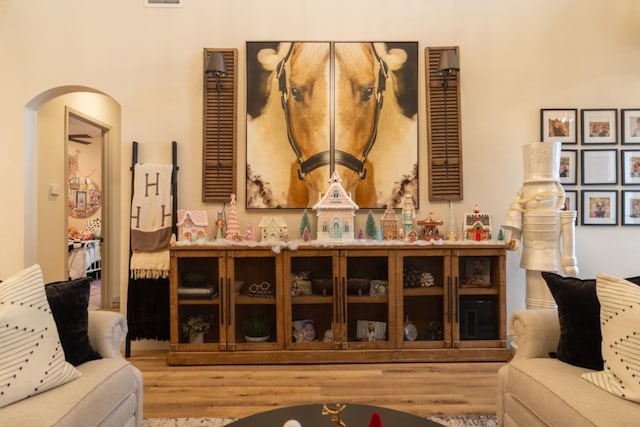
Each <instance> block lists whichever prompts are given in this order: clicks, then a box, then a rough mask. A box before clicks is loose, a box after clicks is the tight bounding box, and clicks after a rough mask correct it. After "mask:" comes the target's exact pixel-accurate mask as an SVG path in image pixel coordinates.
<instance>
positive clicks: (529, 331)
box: [510, 309, 560, 359]
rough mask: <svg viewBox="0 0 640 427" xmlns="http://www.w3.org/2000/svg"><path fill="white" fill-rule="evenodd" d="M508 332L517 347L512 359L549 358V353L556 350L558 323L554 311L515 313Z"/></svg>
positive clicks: (541, 310)
mask: <svg viewBox="0 0 640 427" xmlns="http://www.w3.org/2000/svg"><path fill="white" fill-rule="evenodd" d="M510 330H511V337H512V338H513V340H514V342H515V343H516V345H517V351H516V354H515V356H514V359H532V358H535V357H549V352H551V351H557V350H558V341H559V339H560V322H559V320H558V312H557V310H555V309H540V310H518V311H515V312H513V314H512V315H511V322H510Z"/></svg>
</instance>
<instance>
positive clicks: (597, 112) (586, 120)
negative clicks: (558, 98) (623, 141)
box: [580, 108, 618, 145]
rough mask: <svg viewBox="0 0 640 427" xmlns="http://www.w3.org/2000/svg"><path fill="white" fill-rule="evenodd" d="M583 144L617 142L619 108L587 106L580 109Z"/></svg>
mask: <svg viewBox="0 0 640 427" xmlns="http://www.w3.org/2000/svg"><path fill="white" fill-rule="evenodd" d="M580 123H581V124H582V144H583V145H589V144H617V143H618V110H617V109H615V108H585V109H582V110H580Z"/></svg>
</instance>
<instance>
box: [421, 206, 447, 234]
mask: <svg viewBox="0 0 640 427" xmlns="http://www.w3.org/2000/svg"><path fill="white" fill-rule="evenodd" d="M417 222H418V225H420V226H422V238H423V239H424V240H442V236H441V235H440V232H439V231H438V226H439V225H442V224H444V221H442V220H440V219H435V218H434V217H433V212H430V213H429V217H427V218H426V219H419V220H418V221H417Z"/></svg>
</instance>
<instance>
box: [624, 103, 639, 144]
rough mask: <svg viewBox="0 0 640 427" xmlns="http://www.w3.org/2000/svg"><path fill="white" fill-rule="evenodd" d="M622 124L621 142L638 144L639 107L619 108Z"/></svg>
mask: <svg viewBox="0 0 640 427" xmlns="http://www.w3.org/2000/svg"><path fill="white" fill-rule="evenodd" d="M620 122H621V124H622V126H621V129H622V143H623V144H640V108H623V109H622V110H620Z"/></svg>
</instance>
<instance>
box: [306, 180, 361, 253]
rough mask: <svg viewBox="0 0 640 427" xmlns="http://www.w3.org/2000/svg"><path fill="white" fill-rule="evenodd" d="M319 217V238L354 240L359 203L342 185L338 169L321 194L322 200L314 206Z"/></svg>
mask: <svg viewBox="0 0 640 427" xmlns="http://www.w3.org/2000/svg"><path fill="white" fill-rule="evenodd" d="M312 209H313V210H314V211H316V216H317V219H318V237H317V239H318V240H338V241H343V240H353V239H354V236H355V235H354V228H355V227H354V219H355V216H356V211H357V210H358V205H356V204H355V202H354V201H353V200H352V199H351V195H350V194H349V193H347V191H346V190H345V189H344V187H343V186H342V179H341V178H340V176H339V175H338V172H337V171H334V172H333V175H331V179H330V180H329V188H328V189H327V191H326V192H325V193H322V194H320V200H319V201H318V203H316V204H315V205H314V206H313V208H312Z"/></svg>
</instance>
